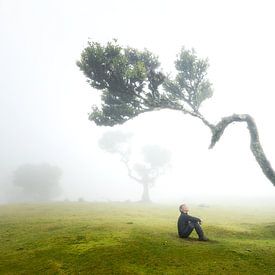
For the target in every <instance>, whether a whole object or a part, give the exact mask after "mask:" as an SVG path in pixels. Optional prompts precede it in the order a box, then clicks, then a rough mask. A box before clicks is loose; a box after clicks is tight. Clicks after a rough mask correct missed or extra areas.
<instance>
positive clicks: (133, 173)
mask: <svg viewBox="0 0 275 275" xmlns="http://www.w3.org/2000/svg"><path fill="white" fill-rule="evenodd" d="M130 139H131V134H129V133H123V132H121V131H112V132H106V133H105V134H104V135H103V136H102V138H101V139H100V140H99V146H100V148H101V149H103V150H105V151H107V152H109V153H113V154H118V155H119V156H120V160H121V161H122V162H123V163H124V165H125V167H126V168H127V171H128V176H129V177H130V178H131V179H133V180H135V181H136V182H138V183H140V184H141V185H142V187H143V193H142V197H141V201H142V202H150V196H149V188H151V187H152V186H153V185H154V184H155V182H156V180H157V179H158V178H159V176H160V175H162V174H164V172H165V170H166V168H167V167H168V165H169V162H170V152H169V151H168V150H166V149H164V148H162V147H161V146H159V145H145V146H143V147H142V149H141V155H142V161H139V162H136V161H135V160H134V157H133V155H132V154H131V145H130Z"/></svg>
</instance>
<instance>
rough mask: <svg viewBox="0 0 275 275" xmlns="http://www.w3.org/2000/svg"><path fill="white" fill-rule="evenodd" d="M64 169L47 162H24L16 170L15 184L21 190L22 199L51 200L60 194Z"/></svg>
mask: <svg viewBox="0 0 275 275" xmlns="http://www.w3.org/2000/svg"><path fill="white" fill-rule="evenodd" d="M61 175H62V171H61V169H60V168H59V167H57V166H52V165H50V164H47V163H42V164H24V165H22V166H19V167H18V168H17V169H16V170H15V171H14V179H13V184H14V186H16V187H19V188H20V189H21V190H20V191H21V192H20V195H21V198H20V199H21V200H24V201H49V200H51V199H53V198H55V197H57V196H58V195H60V192H61V188H60V184H59V181H60V179H61Z"/></svg>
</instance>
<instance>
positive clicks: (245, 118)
mask: <svg viewBox="0 0 275 275" xmlns="http://www.w3.org/2000/svg"><path fill="white" fill-rule="evenodd" d="M232 122H246V123H247V128H248V130H249V133H250V149H251V151H252V153H253V155H254V157H255V159H256V161H257V162H258V164H259V165H260V167H261V169H262V171H263V173H264V174H265V175H266V177H267V178H268V179H269V180H270V181H271V182H272V184H273V185H274V186H275V172H274V170H273V168H272V167H271V165H270V163H269V161H268V159H267V158H266V156H265V153H264V151H263V148H262V146H261V143H260V141H259V134H258V130H257V126H256V124H255V122H254V119H253V118H252V117H251V116H250V115H247V114H243V115H237V114H234V115H232V116H229V117H224V118H222V120H221V121H220V122H219V123H218V124H217V125H216V126H215V127H213V128H211V130H212V140H211V144H210V146H209V148H213V147H214V146H215V144H216V143H217V141H219V139H220V137H221V136H222V134H223V132H224V130H225V128H226V127H227V126H228V125H229V124H231V123H232Z"/></svg>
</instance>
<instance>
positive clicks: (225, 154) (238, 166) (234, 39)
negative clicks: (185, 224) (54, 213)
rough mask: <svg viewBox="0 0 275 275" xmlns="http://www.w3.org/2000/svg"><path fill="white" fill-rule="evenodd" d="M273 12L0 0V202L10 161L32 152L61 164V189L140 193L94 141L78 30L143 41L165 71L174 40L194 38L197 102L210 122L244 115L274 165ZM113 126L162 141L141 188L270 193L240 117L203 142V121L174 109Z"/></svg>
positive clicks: (170, 192) (138, 142) (140, 139)
mask: <svg viewBox="0 0 275 275" xmlns="http://www.w3.org/2000/svg"><path fill="white" fill-rule="evenodd" d="M274 12H275V3H274V1H272V0H270V1H267V0H261V1H260V0H259V1H237V0H234V1H218V0H212V1H211V0H209V1H205V0H204V1H203V0H200V1H198V0H197V1H185V0H178V1H176V0H169V1H168V0H159V1H145V0H138V1H136V0H132V1H126V0H125V1H123V0H116V1H111V0H109V1H108V0H100V1H96V0H92V1H91V0H90V1H88V0H87V1H84V0H80V1H68V0H67V1H65V0H59V1H53V0H47V1H46V0H44V1H43V0H41V1H36V0H25V1H20V0H18V1H15V0H0V34H1V43H0V60H1V67H0V131H1V135H0V152H1V153H0V186H2V187H1V190H2V191H1V192H2V193H0V201H1V200H5V199H7V196H8V195H7V193H5V190H6V189H9V188H10V187H9V184H10V182H11V180H12V171H13V170H14V169H16V167H17V166H19V165H21V164H24V163H41V162H49V163H51V164H54V165H58V166H60V167H61V168H62V169H63V178H62V187H63V190H64V194H63V198H65V197H68V198H70V199H76V198H78V197H84V198H86V199H90V200H95V199H96V200H127V199H131V200H138V199H139V198H140V195H141V191H142V190H141V186H139V185H138V184H137V183H135V182H132V181H131V180H130V179H129V178H128V177H127V171H126V170H125V168H124V167H123V165H122V164H121V163H120V162H119V158H118V157H116V156H112V155H110V154H108V153H105V152H103V151H102V150H100V149H99V147H98V144H97V141H98V139H99V138H100V136H101V135H102V133H103V132H105V131H108V130H110V129H109V128H105V127H97V126H95V125H94V124H93V123H92V122H90V121H88V119H87V118H88V116H87V114H88V112H89V111H90V107H91V105H92V104H94V103H96V102H98V96H97V94H98V93H97V91H95V90H92V88H90V87H89V86H88V84H87V83H86V81H85V78H84V76H82V73H81V72H80V71H79V70H78V67H77V66H76V65H75V62H76V60H78V59H79V56H80V53H81V51H82V49H83V48H84V47H85V46H86V44H87V41H88V39H91V40H95V41H98V42H102V43H104V42H106V41H108V40H110V39H112V38H117V39H118V40H119V43H121V44H123V45H125V46H127V45H129V46H133V47H136V48H140V49H142V48H148V49H149V50H151V51H152V52H154V53H156V54H157V55H158V56H159V59H160V61H161V63H162V68H163V70H164V71H166V72H171V71H172V70H173V62H174V60H175V57H176V54H177V53H178V52H179V50H180V48H181V46H186V47H189V48H191V47H194V48H195V49H196V51H197V53H198V54H199V56H201V57H208V58H209V62H210V69H209V78H210V80H211V82H212V83H213V86H214V95H213V97H212V98H211V99H210V100H207V101H205V102H204V104H203V106H202V109H201V112H202V113H203V114H204V115H205V116H206V117H207V118H208V119H209V120H210V121H212V122H217V121H218V120H219V119H220V118H221V117H222V116H227V115H230V114H232V113H249V114H251V115H252V116H253V117H254V119H255V120H256V123H257V125H258V128H259V133H260V138H261V142H262V145H263V148H264V150H265V152H266V154H267V157H268V158H269V160H270V162H271V163H272V164H273V167H275V142H274V140H275V123H274V119H275V108H274V99H275V95H274V94H275V84H274V64H275V51H274V49H275V37H274V26H275V17H274ZM116 128H117V129H121V130H123V131H131V132H133V133H134V142H133V146H134V148H135V150H139V148H140V147H142V145H144V144H152V143H158V144H160V145H163V146H165V147H166V148H167V149H169V150H171V152H172V162H171V168H170V170H169V171H168V172H167V174H166V175H165V176H163V177H162V178H160V179H159V181H158V182H157V184H156V186H155V187H154V188H153V189H152V190H151V196H152V199H153V200H155V201H157V200H168V199H171V200H172V199H174V200H183V199H185V198H188V197H189V196H193V197H195V196H198V197H200V198H202V199H204V198H205V197H207V196H235V197H242V196H245V197H253V196H261V197H273V198H275V187H274V186H273V185H272V184H271V183H270V182H269V181H268V180H267V179H266V178H265V176H264V175H263V174H262V172H261V170H260V168H259V167H258V165H257V163H256V162H255V160H254V157H253V155H252V153H251V152H250V150H249V134H248V131H247V129H246V127H245V125H244V124H239V125H238V124H236V125H232V126H230V127H229V128H228V129H227V130H226V132H225V134H224V136H223V137H222V139H221V140H220V142H219V143H218V144H217V146H216V147H215V148H214V149H213V150H210V151H209V150H208V149H207V148H208V145H209V142H210V138H211V135H210V132H209V130H208V129H207V128H206V127H205V126H204V125H203V124H202V123H201V122H200V121H196V120H195V119H194V118H190V117H188V116H184V115H183V114H180V113H176V112H166V111H161V112H156V113H151V114H146V115H142V116H140V117H138V118H136V119H134V120H132V121H129V122H127V123H126V124H124V125H122V126H119V127H116Z"/></svg>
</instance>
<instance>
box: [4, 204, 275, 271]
mask: <svg viewBox="0 0 275 275" xmlns="http://www.w3.org/2000/svg"><path fill="white" fill-rule="evenodd" d="M110 209H111V211H110ZM45 213H46V215H45ZM274 213H275V211H274V207H273V208H271V207H270V206H269V208H268V209H264V208H263V207H261V208H260V209H247V210H245V209H242V208H237V207H236V208H233V209H232V208H231V209H224V208H221V207H209V208H194V207H192V214H194V215H196V216H199V217H202V218H203V220H204V223H203V228H204V229H205V231H206V233H207V235H208V237H209V238H210V239H211V241H210V242H206V243H201V242H198V241H197V240H196V233H195V232H194V234H193V233H192V236H191V237H192V238H191V239H190V240H183V239H179V238H178V236H177V231H176V230H177V228H176V221H177V218H178V215H179V212H178V211H177V206H169V205H154V206H152V205H151V206H149V205H143V204H140V203H85V202H83V203H59V204H42V205H41V204H40V205H38V204H34V205H31V204H25V205H22V204H21V205H2V206H0V217H1V219H0V242H1V246H0V274H233V275H234V274H249V275H250V274H274V273H275V262H274V257H275V241H274V239H275V224H274V218H275V216H274Z"/></svg>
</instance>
